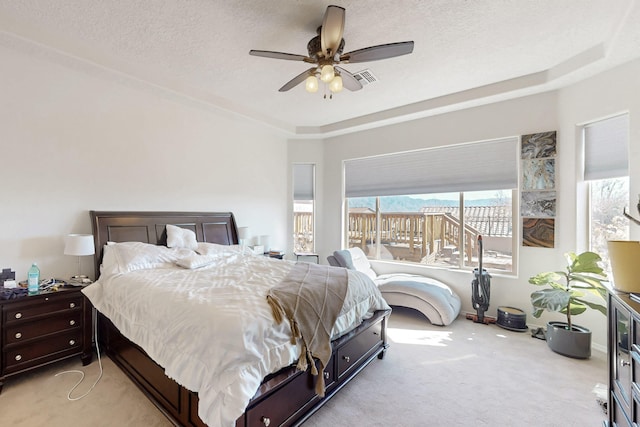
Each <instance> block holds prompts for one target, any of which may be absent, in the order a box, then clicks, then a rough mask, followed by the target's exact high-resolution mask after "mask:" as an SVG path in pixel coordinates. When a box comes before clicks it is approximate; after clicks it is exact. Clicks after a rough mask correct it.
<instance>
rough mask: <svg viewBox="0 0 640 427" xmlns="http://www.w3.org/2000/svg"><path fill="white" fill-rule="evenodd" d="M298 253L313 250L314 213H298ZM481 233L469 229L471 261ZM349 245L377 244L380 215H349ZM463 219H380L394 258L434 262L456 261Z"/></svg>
mask: <svg viewBox="0 0 640 427" xmlns="http://www.w3.org/2000/svg"><path fill="white" fill-rule="evenodd" d="M293 218H294V228H293V232H294V243H295V245H294V246H295V250H296V251H301V252H309V251H312V250H313V216H312V214H311V213H310V212H294V215H293ZM478 234H479V232H478V230H476V229H474V228H473V227H470V226H468V225H467V226H465V234H464V235H465V245H464V254H465V257H466V259H467V261H468V262H471V260H472V258H473V257H474V256H477V248H476V239H477V238H478ZM348 235H349V246H350V247H353V246H360V247H361V248H362V249H363V250H364V251H365V253H366V252H367V245H372V244H374V243H375V241H376V214H375V213H373V212H365V213H360V212H358V213H356V212H351V213H349V225H348ZM459 239H460V220H459V219H458V218H457V217H454V216H453V215H451V214H448V213H438V214H434V213H421V212H387V213H382V214H381V216H380V242H381V243H382V245H383V246H384V250H385V251H388V252H389V253H390V256H389V255H387V257H392V258H394V259H404V260H408V261H409V260H410V261H415V262H420V261H425V262H426V263H433V262H434V261H435V259H436V257H445V258H452V257H455V256H456V255H457V254H458V253H459V252H460V250H459V247H458V246H459Z"/></svg>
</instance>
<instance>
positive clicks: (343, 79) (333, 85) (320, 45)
mask: <svg viewBox="0 0 640 427" xmlns="http://www.w3.org/2000/svg"><path fill="white" fill-rule="evenodd" d="M344 16H345V9H344V8H342V7H340V6H327V11H326V12H325V14H324V19H323V20H322V25H321V26H320V27H318V30H317V32H318V35H317V36H315V37H314V38H312V39H311V40H310V41H309V43H308V44H307V51H308V52H309V55H308V56H304V55H296V54H293V53H283V52H272V51H269V50H250V51H249V55H253V56H263V57H265V58H274V59H286V60H290V61H303V62H307V63H309V64H314V66H313V67H311V68H309V69H308V70H306V71H304V72H302V73H300V74H298V75H297V76H295V77H294V78H293V79H291V80H289V81H288V82H287V83H286V84H285V85H284V86H282V87H281V88H280V89H279V91H280V92H286V91H288V90H289V89H292V88H293V87H295V86H297V85H298V84H300V83H302V82H303V81H304V82H306V83H305V87H306V90H307V91H308V92H312V93H313V92H317V91H318V85H319V83H318V76H319V77H320V81H322V82H324V83H326V84H328V85H329V90H330V91H331V92H332V93H336V92H340V91H341V90H342V88H343V87H345V88H347V89H349V90H351V91H355V90H360V89H362V84H361V83H360V81H358V79H356V78H355V76H354V75H353V74H351V73H350V72H349V71H347V70H345V69H344V68H342V67H339V66H338V64H345V63H357V62H368V61H377V60H380V59H387V58H393V57H395V56H401V55H407V54H409V53H411V52H413V41H407V42H398V43H389V44H382V45H377V46H370V47H365V48H363V49H358V50H354V51H352V52H348V53H342V51H343V49H344V39H343V38H342V34H343V32H344ZM325 97H326V95H325Z"/></svg>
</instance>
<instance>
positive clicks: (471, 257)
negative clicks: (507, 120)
mask: <svg viewBox="0 0 640 427" xmlns="http://www.w3.org/2000/svg"><path fill="white" fill-rule="evenodd" d="M518 142H519V140H518V138H515V137H514V138H506V139H501V140H495V141H487V142H480V143H474V144H463V145H456V146H452V147H444V148H437V149H428V150H418V151H413V152H409V153H395V154H391V155H386V156H378V157H374V158H365V159H356V160H350V161H346V162H345V196H346V200H347V224H346V234H347V235H346V236H345V237H346V245H347V246H349V247H353V246H359V247H361V248H362V249H363V251H364V252H365V253H366V254H367V256H368V257H369V258H372V259H382V260H385V259H387V260H396V261H404V262H414V263H420V264H423V265H428V266H440V267H449V268H451V267H454V268H473V267H476V266H477V265H478V244H477V238H478V236H479V235H481V236H482V239H483V243H484V245H483V246H484V251H483V267H484V268H487V269H490V270H499V271H505V272H510V271H513V265H514V256H515V247H516V242H515V240H514V239H513V236H514V226H513V224H514V221H513V218H514V206H513V203H512V201H513V200H514V192H515V191H516V188H517V176H518V173H517V164H518V162H517V148H518ZM516 235H517V233H516Z"/></svg>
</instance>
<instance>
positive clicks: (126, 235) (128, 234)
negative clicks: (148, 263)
mask: <svg viewBox="0 0 640 427" xmlns="http://www.w3.org/2000/svg"><path fill="white" fill-rule="evenodd" d="M90 215H91V226H92V229H93V242H94V245H95V250H96V253H95V277H96V278H98V276H99V275H100V263H101V262H102V248H103V247H104V245H106V244H107V242H144V243H151V244H154V245H166V244H167V231H166V226H167V224H172V225H176V226H178V227H182V228H187V229H189V230H192V231H193V232H195V233H196V239H197V240H198V241H199V242H208V243H218V244H220V245H235V244H237V243H238V229H237V227H236V220H235V219H234V217H233V214H232V213H231V212H99V211H90Z"/></svg>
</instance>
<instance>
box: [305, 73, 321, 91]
mask: <svg viewBox="0 0 640 427" xmlns="http://www.w3.org/2000/svg"><path fill="white" fill-rule="evenodd" d="M304 87H305V89H306V90H307V92H309V93H316V92H317V91H318V78H317V77H316V76H314V75H313V74H312V75H310V76H309V77H307V79H306V80H305V84H304Z"/></svg>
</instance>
